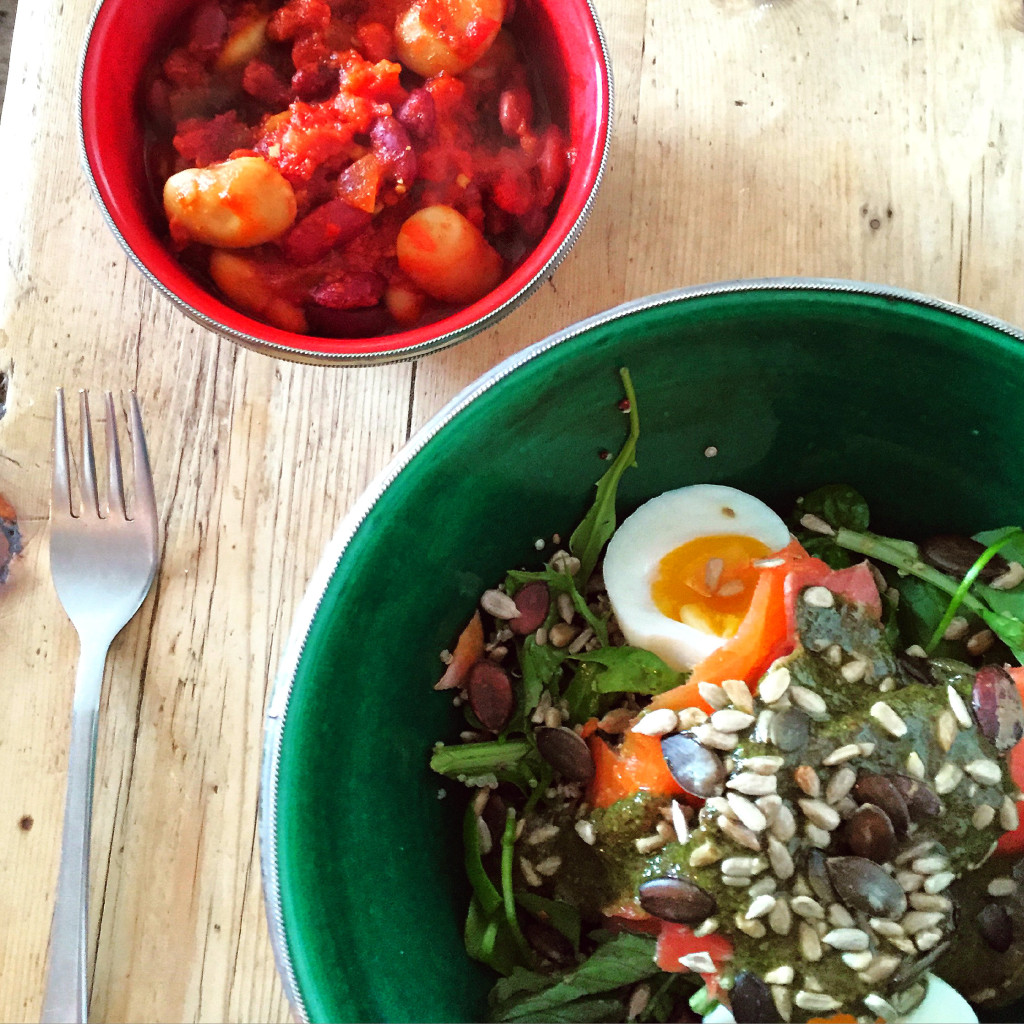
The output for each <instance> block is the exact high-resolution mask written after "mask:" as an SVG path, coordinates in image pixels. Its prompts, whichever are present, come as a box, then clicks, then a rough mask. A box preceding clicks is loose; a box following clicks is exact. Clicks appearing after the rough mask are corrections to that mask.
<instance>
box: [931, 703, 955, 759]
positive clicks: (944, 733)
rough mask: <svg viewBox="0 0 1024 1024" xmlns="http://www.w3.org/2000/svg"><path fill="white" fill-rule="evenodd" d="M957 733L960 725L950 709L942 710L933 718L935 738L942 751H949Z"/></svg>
mask: <svg viewBox="0 0 1024 1024" xmlns="http://www.w3.org/2000/svg"><path fill="white" fill-rule="evenodd" d="M959 733H960V727H959V726H958V725H957V724H956V717H955V716H954V714H953V712H952V711H943V712H942V713H941V714H940V715H939V717H938V718H937V719H936V720H935V739H936V740H937V741H938V744H939V746H940V747H941V748H942V751H943V752H944V753H948V752H949V748H950V747H951V746H953V743H954V742H955V740H956V738H957V736H958V735H959Z"/></svg>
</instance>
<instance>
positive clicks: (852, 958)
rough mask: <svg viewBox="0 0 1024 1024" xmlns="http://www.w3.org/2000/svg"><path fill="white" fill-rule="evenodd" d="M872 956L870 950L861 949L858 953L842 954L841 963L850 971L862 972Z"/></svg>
mask: <svg viewBox="0 0 1024 1024" xmlns="http://www.w3.org/2000/svg"><path fill="white" fill-rule="evenodd" d="M872 959H874V958H873V956H872V954H871V951H870V950H867V949H862V950H861V951H860V952H858V953H843V963H844V964H846V966H847V967H849V968H850V970H851V971H863V970H864V968H865V967H867V966H869V965H870V963H871V961H872Z"/></svg>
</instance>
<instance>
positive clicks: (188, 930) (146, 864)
mask: <svg viewBox="0 0 1024 1024" xmlns="http://www.w3.org/2000/svg"><path fill="white" fill-rule="evenodd" d="M92 5H93V0H32V2H31V3H22V4H21V5H20V6H19V9H18V13H17V24H16V26H15V36H14V46H13V52H12V60H11V73H10V80H9V84H8V91H7V99H6V103H5V105H4V111H3V121H2V125H0V152H2V153H3V154H4V159H3V174H2V177H0V181H2V183H3V202H2V204H0V238H2V240H3V247H4V254H5V259H4V261H3V269H2V271H0V371H3V373H4V374H5V375H6V378H7V381H8V389H7V398H6V415H5V416H4V417H3V419H2V420H0V452H2V457H0V491H3V492H4V493H6V494H7V495H8V497H9V498H10V499H11V500H12V501H13V502H14V503H15V505H16V506H17V508H18V510H19V513H20V517H21V524H22V528H23V530H24V535H25V550H24V554H23V555H22V556H21V557H20V559H19V560H18V561H17V562H16V564H15V565H14V568H13V573H12V577H11V581H10V582H9V583H8V584H7V585H6V586H5V587H3V588H2V590H0V623H2V625H3V648H2V649H3V657H4V664H3V669H4V671H3V676H4V680H3V685H2V686H0V780H2V790H3V796H2V797H0V1020H5V1021H30V1020H37V1019H38V1014H39V1010H40V1005H41V993H42V978H43V965H44V958H45V953H46V944H47V934H48V929H49V921H50V914H51V911H52V905H53V902H52V901H53V894H54V883H55V875H56V868H57V854H58V844H59V835H60V825H61V813H62V803H63V796H64V782H65V776H64V772H65V766H66V757H67V743H68V720H69V712H70V707H71V694H72V684H73V677H74V667H75V663H76V658H77V644H76V638H75V634H74V632H73V630H72V628H71V626H70V624H69V623H68V621H67V619H66V618H65V616H64V614H63V612H62V610H61V608H60V606H59V604H58V602H57V599H56V597H55V595H54V592H53V587H52V585H51V583H50V579H49V569H48V556H47V529H46V521H47V509H48V487H49V484H48V477H49V464H50V431H51V417H52V401H53V390H54V387H55V386H56V385H58V384H63V385H65V386H66V387H68V388H77V387H81V386H85V387H89V388H94V389H102V388H112V389H115V390H119V389H128V388H135V389H136V390H137V391H138V393H139V395H140V398H141V401H142V404H143V409H144V414H145V419H146V422H147V433H148V436H149V442H150V448H151V452H152V458H153V463H154V466H155V472H156V488H157V495H158V501H159V506H160V515H161V527H162V534H163V562H162V566H161V571H160V575H159V578H158V580H157V583H156V585H155V586H154V588H153V591H152V593H151V595H150V597H149V598H148V600H147V601H146V603H145V604H144V606H143V608H142V611H141V612H140V614H139V615H138V616H137V617H136V618H135V620H134V621H133V622H132V623H131V624H130V625H129V626H128V628H127V629H126V630H125V631H124V632H123V633H122V634H121V636H120V637H119V639H118V640H117V641H116V642H115V644H114V647H113V650H112V654H111V658H110V660H109V662H108V666H107V675H106V680H105V696H104V703H103V709H102V719H101V726H100V737H99V754H98V764H97V775H96V795H95V818H94V845H93V861H92V894H93V897H92V898H93V903H92V916H91V925H90V932H89V934H90V951H91V963H92V966H91V969H90V982H91V990H92V1004H91V1016H92V1019H93V1020H96V1021H101V1020H111V1021H124V1020H135V1021H138V1020H149V1021H192V1020H196V1021H200V1020H202V1021H207V1020H208V1021H286V1020H288V1019H289V1008H288V1006H287V1003H286V1001H285V999H284V996H283V994H282V990H281V986H280V984H279V982H278V980H277V976H276V973H275V969H274V963H273V958H272V954H271V950H270V946H269V943H268V939H267V929H266V925H265V921H264V912H263V904H262V893H261V890H260V874H259V849H258V843H257V832H256V818H257V797H258V781H259V768H260V747H261V735H262V724H263V710H264V703H265V701H266V696H267V692H268V685H269V682H270V680H271V679H272V678H273V675H274V672H275V670H276V667H277V664H278V661H279V658H280V656H281V653H282V648H283V645H284V643H285V640H286V637H287V634H288V630H289V625H290V622H291V618H292V614H293V611H294V609H295V606H296V603H297V601H298V600H299V598H300V596H301V594H302V592H303V589H304V588H305V586H306V582H307V580H308V578H309V576H310V574H311V572H312V570H313V567H314V565H315V564H316V562H317V560H318V558H319V555H320V551H321V548H322V546H323V545H324V544H325V542H326V541H327V539H328V538H329V537H330V535H331V533H332V531H333V530H334V528H335V526H336V524H337V523H338V521H339V519H340V518H341V517H342V515H343V514H344V512H345V511H346V510H347V509H348V508H349V506H350V505H351V504H352V503H353V501H354V500H355V499H356V497H357V496H358V495H359V493H360V492H361V491H362V489H363V488H364V486H365V485H366V484H367V483H368V481H369V480H370V479H371V478H372V477H373V476H374V474H376V473H377V472H378V471H379V470H380V469H381V468H382V467H383V466H384V465H385V464H386V463H387V462H388V460H389V459H390V458H391V457H392V456H393V455H394V454H395V453H396V451H398V449H399V448H400V447H401V445H402V444H403V443H404V442H405V441H406V439H407V438H408V437H409V435H410V432H411V431H412V430H415V429H416V428H418V427H419V426H420V425H421V424H423V423H424V422H425V421H426V420H427V419H428V418H429V417H430V416H431V415H432V414H433V413H434V412H435V411H436V410H437V409H438V408H439V407H440V406H441V405H442V404H443V403H444V402H445V401H446V400H447V399H449V398H450V397H451V396H452V395H453V394H455V393H456V392H457V391H458V390H459V389H460V388H462V387H463V386H464V385H465V384H467V383H468V382H470V381H471V380H473V379H474V378H475V377H477V376H478V375H479V374H480V373H482V372H484V371H485V370H487V369H488V368H489V367H491V366H492V365H493V364H494V363H495V362H497V361H498V360H499V359H501V358H503V357H505V356H507V355H509V354H510V353H512V352H514V351H516V350H517V349H520V348H522V347H524V346H525V345H527V344H529V343H531V342H533V341H536V340H538V339H540V338H542V337H544V336H545V335H547V334H548V333H550V332H552V331H553V330H555V329H557V328H560V327H563V326H565V325H566V324H568V323H570V322H571V321H573V320H576V319H579V318H580V317H583V316H585V315H587V314H590V313H594V312H597V311H599V310H601V309H604V308H607V307H609V306H613V305H615V304H617V303H619V302H621V301H623V300H626V299H630V298H634V297H637V296H640V295H644V294H646V293H650V292H654V291H659V290H663V289H668V288H673V287H676V286H680V285H689V284H696V283H700V282H707V281H715V280H721V279H728V278H738V277H758V276H774V275H790V274H796V275H811V276H826V277H847V278H859V279H864V280H869V281H878V282H886V283H889V284H893V285H898V286H902V287H906V288H910V289H914V290H917V291H923V292H928V293H932V294H934V295H937V296H940V297H942V298H944V299H949V300H954V301H959V302H962V303H964V304H965V305H969V306H973V307H976V308H978V309H981V310H984V311H985V312H988V313H991V314H994V315H996V316H999V317H1002V318H1004V319H1006V320H1009V321H1011V322H1014V323H1016V324H1021V323H1024V288H1022V281H1024V230H1022V221H1024V213H1022V202H1024V104H1022V102H1021V95H1022V93H1021V88H1022V83H1024V8H1022V5H1021V2H1020V0H1012V2H1011V0H978V2H976V3H972V4H964V3H962V2H961V0H902V2H897V0H872V2H862V0H831V2H824V0H777V2H774V3H770V2H765V3H760V4H759V3H757V2H755V0H691V2H688V3H680V2H679V0H597V7H598V10H599V13H600V15H601V16H602V20H603V25H604V28H605V31H606V33H607V38H608V43H609V46H610V50H611V54H612V59H613V65H614V71H615V79H616V105H615V109H616V116H615V137H614V143H613V146H612V151H611V158H610V162H609V166H608V170H607V176H606V178H605V181H604V185H603V187H602V190H601V194H600V198H599V201H598V203H597V205H596V207H595V210H594V213H593V216H592V218H591V220H590V223H589V224H588V226H587V228H586V230H585V232H584V234H583V237H582V239H581V241H580V242H579V243H578V244H577V246H576V247H575V249H574V250H573V252H572V253H571V255H570V256H569V258H568V259H567V260H566V261H565V263H564V264H563V265H562V266H561V268H560V269H559V270H558V271H557V272H556V273H555V275H554V277H553V278H552V279H551V281H550V282H549V283H548V284H546V285H545V286H544V287H542V288H541V289H540V291H539V293H538V294H536V295H535V296H534V297H533V298H532V299H531V300H530V301H529V302H528V303H527V304H526V305H525V306H524V307H522V308H520V309H519V310H518V311H517V312H515V313H514V314H513V315H511V316H510V317H509V318H508V319H507V320H506V321H504V322H503V323H502V324H500V325H499V326H497V327H495V328H493V329H492V330H490V331H488V332H487V333H486V334H484V335H482V336H480V337H478V338H475V339H472V340H470V341H469V342H466V343H464V344H463V345H461V346H459V347H457V348H455V349H451V350H449V351H446V352H443V353H440V354H437V355H433V356H429V357H427V358H424V359H421V360H420V361H418V362H417V363H402V364H398V365H391V366H384V367H376V368H351V369H336V368H320V367H310V366H298V365H292V364H288V363H284V362H277V361H274V360H271V359H268V358H267V357H265V356H260V355H255V354H253V353H250V352H247V351H243V350H242V349H239V348H237V347H235V346H234V345H232V344H230V343H228V342H225V341H221V340H219V339H218V338H216V337H215V336H213V335H211V334H209V333H208V332H206V331H204V330H202V329H200V328H198V327H196V326H194V325H193V324H192V323H191V322H190V321H188V320H187V319H185V318H184V317H183V316H182V315H181V314H179V313H178V312H177V311H176V310H175V309H173V308H172V307H171V305H170V304H169V303H168V302H167V301H166V300H164V299H163V298H162V297H160V296H158V295H157V294H155V293H154V292H153V291H152V290H151V289H150V288H149V287H148V286H147V285H146V284H145V283H144V281H143V279H142V277H141V275H140V274H139V273H138V272H137V271H136V270H135V269H134V267H133V266H131V265H130V264H129V263H128V261H127V260H126V258H125V256H124V255H123V253H122V252H121V250H120V248H119V247H118V245H117V243H116V241H115V240H114V238H113V237H112V235H111V234H110V232H109V231H108V230H107V228H106V227H105V225H104V222H103V220H102V218H101V216H100V214H99V212H98V210H97V209H96V207H95V206H94V205H93V203H92V200H91V198H90V196H89V193H88V190H87V187H86V183H85V180H84V177H83V174H82V172H81V170H80V168H79V162H78V153H77V141H76V137H75V131H74V118H75V111H74V91H75V77H76V65H77V61H78V57H79V46H80V42H81V39H82V37H83V33H84V30H85V27H86V25H87V22H88V19H89V15H90V12H91V9H92ZM822 355H823V358H825V357H827V352H824V351H823V353H822Z"/></svg>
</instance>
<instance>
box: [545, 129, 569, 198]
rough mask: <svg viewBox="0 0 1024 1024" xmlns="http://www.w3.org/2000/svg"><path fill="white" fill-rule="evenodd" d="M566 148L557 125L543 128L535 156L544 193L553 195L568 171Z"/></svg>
mask: <svg viewBox="0 0 1024 1024" xmlns="http://www.w3.org/2000/svg"><path fill="white" fill-rule="evenodd" d="M566 149H567V147H566V142H565V137H564V136H563V135H562V132H561V130H560V129H559V127H558V125H554V124H553V125H550V126H549V127H547V128H545V129H544V135H543V137H542V139H541V146H540V156H539V157H538V158H537V171H538V173H539V174H540V186H541V191H542V192H543V193H544V194H545V195H547V194H548V193H549V192H550V194H551V195H554V193H555V192H556V191H557V190H558V189H559V188H561V187H562V182H564V181H565V177H566V175H567V174H568V172H569V161H568V157H567V156H566ZM549 201H550V200H549Z"/></svg>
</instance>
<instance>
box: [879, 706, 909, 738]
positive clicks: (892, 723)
mask: <svg viewBox="0 0 1024 1024" xmlns="http://www.w3.org/2000/svg"><path fill="white" fill-rule="evenodd" d="M871 717H872V718H874V719H875V721H876V722H878V724H879V725H880V726H881V727H882V728H883V729H884V730H885V731H886V732H887V733H889V735H890V736H894V737H895V738H896V739H899V738H900V737H901V736H906V734H907V723H906V722H904V721H903V719H902V718H900V716H899V715H897V714H896V712H895V711H893V709H892V708H891V707H889V705H888V704H886V703H885V701H884V700H880V701H876V702H875V703H874V704H872V705H871Z"/></svg>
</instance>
